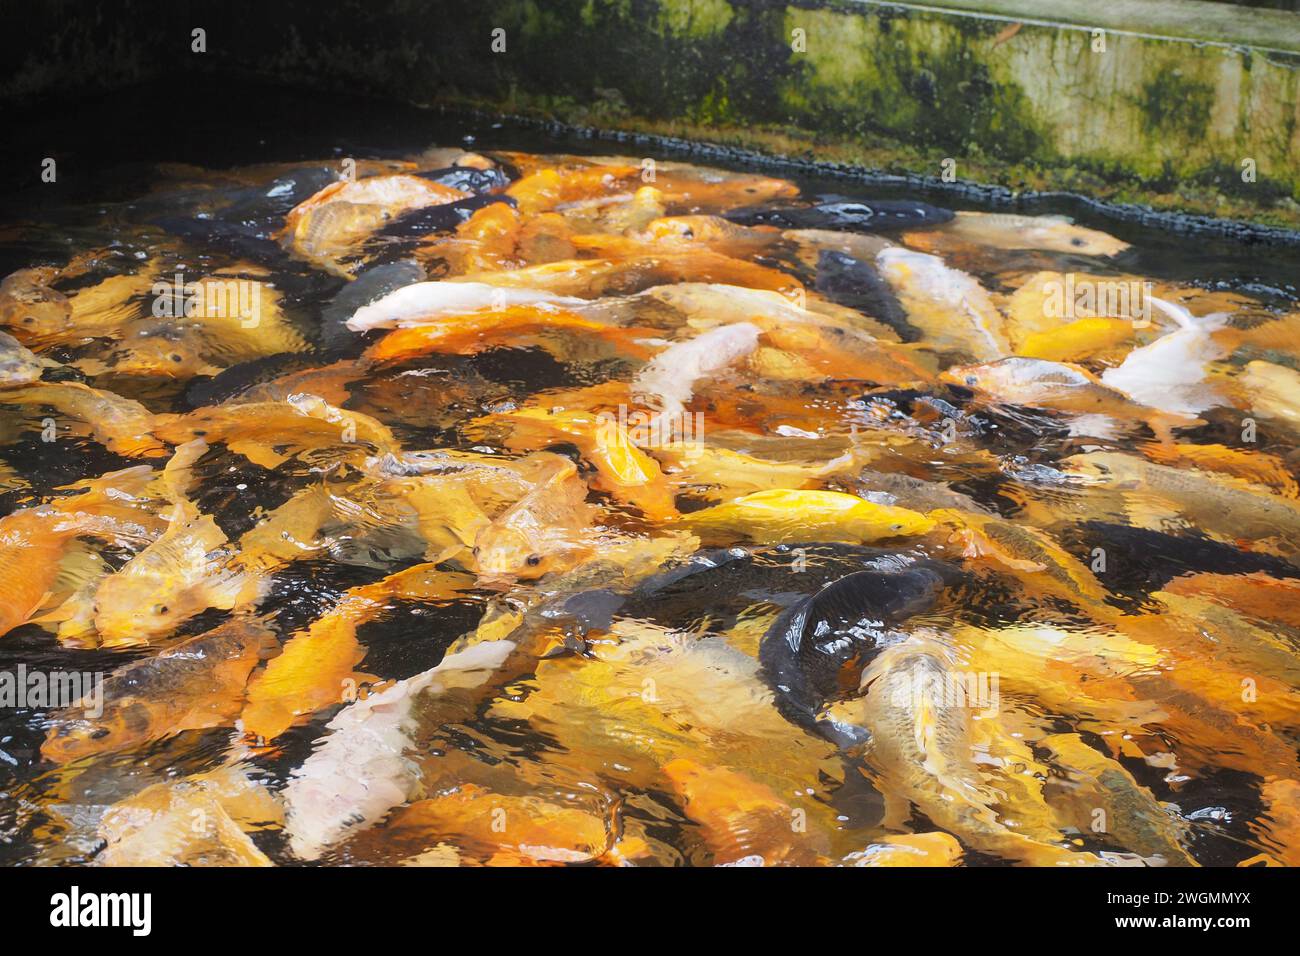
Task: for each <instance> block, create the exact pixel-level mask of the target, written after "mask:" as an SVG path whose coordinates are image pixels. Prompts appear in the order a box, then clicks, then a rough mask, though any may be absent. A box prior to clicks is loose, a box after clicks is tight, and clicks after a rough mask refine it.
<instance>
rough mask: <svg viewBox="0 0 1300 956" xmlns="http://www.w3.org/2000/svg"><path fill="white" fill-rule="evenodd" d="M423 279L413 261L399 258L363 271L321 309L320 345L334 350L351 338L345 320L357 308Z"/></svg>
mask: <svg viewBox="0 0 1300 956" xmlns="http://www.w3.org/2000/svg"><path fill="white" fill-rule="evenodd" d="M425 278H426V276H425V272H424V267H423V266H422V265H420V263H419V262H417V261H416V260H415V259H400V260H398V261H397V262H389V263H385V264H384V265H377V266H373V267H371V268H369V269H366V270H364V271H363V272H361V274H360V275H358V276H357V277H356V278H355V279H354V280H352V281H351V282H349V283H348V284H347V285H345V286H344V287H343V288H342V289H340V290H339V291H338V293H337V294H336V295H335V296H334V298H333V299H331V300H330V303H329V304H328V305H326V306H325V307H324V308H323V309H321V324H320V329H321V344H322V345H323V346H325V347H326V348H336V347H339V346H342V345H345V344H347V343H349V342H350V341H352V340H353V338H354V336H353V335H352V334H351V330H350V329H349V328H348V327H347V321H348V319H350V318H352V316H353V315H354V314H355V313H356V312H357V310H358V309H361V308H363V307H365V306H367V305H370V304H371V303H372V302H375V301H377V300H379V299H382V298H383V297H384V296H386V295H388V294H389V293H391V292H396V291H397V290H398V289H403V288H405V287H406V286H408V285H415V283H417V282H423V281H424V279H425Z"/></svg>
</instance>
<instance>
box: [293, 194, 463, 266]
mask: <svg viewBox="0 0 1300 956" xmlns="http://www.w3.org/2000/svg"><path fill="white" fill-rule="evenodd" d="M468 195H469V194H468V193H466V192H464V191H462V190H460V189H453V188H451V187H449V186H443V185H440V184H438V183H434V182H430V181H429V180H427V179H421V178H419V177H417V176H410V175H406V174H402V173H397V174H393V175H380V176H369V177H366V178H363V179H356V180H339V181H338V182H334V183H330V184H329V185H328V186H326V187H325V188H324V189H321V190H320V191H319V192H317V193H315V194H313V195H312V196H310V197H309V198H307V199H305V200H303V201H302V202H301V203H299V204H298V205H297V206H295V207H294V208H293V209H291V210H290V211H289V213H288V215H287V216H285V221H284V228H283V229H282V230H281V231H280V232H279V233H278V234H277V236H276V238H278V239H279V240H280V242H281V243H283V244H284V246H285V248H287V249H289V250H290V251H292V252H293V253H294V254H296V255H298V256H299V257H301V258H303V259H305V260H307V261H308V262H311V263H313V264H316V265H318V266H320V267H322V268H325V269H327V270H329V271H331V272H335V273H337V274H340V275H344V276H347V275H348V274H349V273H350V271H351V270H350V269H348V268H346V267H345V266H343V265H342V264H341V262H340V261H339V260H340V259H341V258H342V257H344V256H346V255H347V254H348V253H349V252H350V251H352V249H353V248H354V246H355V244H356V243H357V242H358V241H359V240H361V239H363V238H365V237H366V236H368V235H370V234H371V233H372V232H374V231H375V230H376V229H378V228H379V227H380V226H381V225H383V224H384V223H386V222H388V221H390V220H392V219H394V218H396V217H397V216H400V215H401V214H402V213H404V212H409V211H410V210H413V209H419V208H422V207H424V206H432V205H439V204H442V203H450V202H454V201H456V200H459V199H465V198H467V197H468Z"/></svg>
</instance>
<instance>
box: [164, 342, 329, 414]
mask: <svg viewBox="0 0 1300 956" xmlns="http://www.w3.org/2000/svg"><path fill="white" fill-rule="evenodd" d="M330 361H331V359H330V357H329V356H328V355H323V354H321V353H318V352H317V353H307V352H278V353H276V354H275V355H263V356H262V357H261V358H255V359H250V360H249V361H247V362H240V363H239V364H238V365H232V366H230V368H227V369H222V370H221V371H220V372H218V373H217V374H216V375H214V376H213V377H212V378H195V379H194V380H193V381H192V382H191V383H190V385H189V387H188V388H187V389H186V390H185V401H186V402H187V403H188V404H189V406H190V408H203V407H204V406H207V405H220V404H221V403H222V402H228V401H230V399H232V398H235V397H236V396H238V395H240V394H241V393H243V392H246V391H247V390H248V389H250V388H252V387H253V386H254V385H262V384H264V383H266V382H271V381H274V380H275V379H277V378H279V377H280V376H281V375H287V374H288V373H290V372H299V371H303V370H305V369H309V368H319V367H321V366H323V365H328V364H330Z"/></svg>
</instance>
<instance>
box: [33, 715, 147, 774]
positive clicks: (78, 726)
mask: <svg viewBox="0 0 1300 956" xmlns="http://www.w3.org/2000/svg"><path fill="white" fill-rule="evenodd" d="M151 724H152V720H151V715H150V713H149V707H148V705H147V704H145V703H144V702H143V701H140V700H136V701H131V702H129V703H125V704H124V705H119V706H114V707H113V708H112V710H111V711H109V712H107V713H105V714H103V715H102V716H100V717H98V718H94V717H90V716H88V715H84V714H78V713H76V712H75V711H69V712H64V714H60V715H58V716H56V717H55V718H54V720H53V721H52V723H51V726H50V727H49V729H48V730H46V732H45V742H44V743H42V744H41V756H42V757H44V758H45V759H46V760H50V761H53V762H54V763H58V764H66V763H71V762H72V761H74V760H79V759H81V758H82V757H89V756H92V755H94V754H102V753H113V752H114V751H118V750H126V749H127V748H129V747H133V746H135V745H136V744H138V743H140V742H141V741H142V740H144V739H145V738H146V736H147V735H148V731H149V728H150V726H151Z"/></svg>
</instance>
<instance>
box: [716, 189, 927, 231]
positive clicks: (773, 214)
mask: <svg viewBox="0 0 1300 956" xmlns="http://www.w3.org/2000/svg"><path fill="white" fill-rule="evenodd" d="M952 217H953V214H952V212H951V211H950V210H947V209H940V208H939V207H938V206H931V205H930V204H929V203H923V202H917V201H915V200H911V199H854V198H849V197H844V196H835V197H829V198H827V199H825V200H823V201H822V202H817V203H814V204H812V205H810V206H802V207H800V206H788V207H781V208H776V209H772V208H759V209H740V210H736V211H735V212H731V213H728V214H727V218H728V219H731V220H733V221H735V222H740V223H744V224H745V225H757V224H767V225H773V226H779V227H780V228H782V229H826V230H844V231H848V232H890V231H893V230H897V229H909V228H912V227H914V226H919V225H932V224H938V223H944V222H948V221H949V220H951V219H952Z"/></svg>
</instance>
